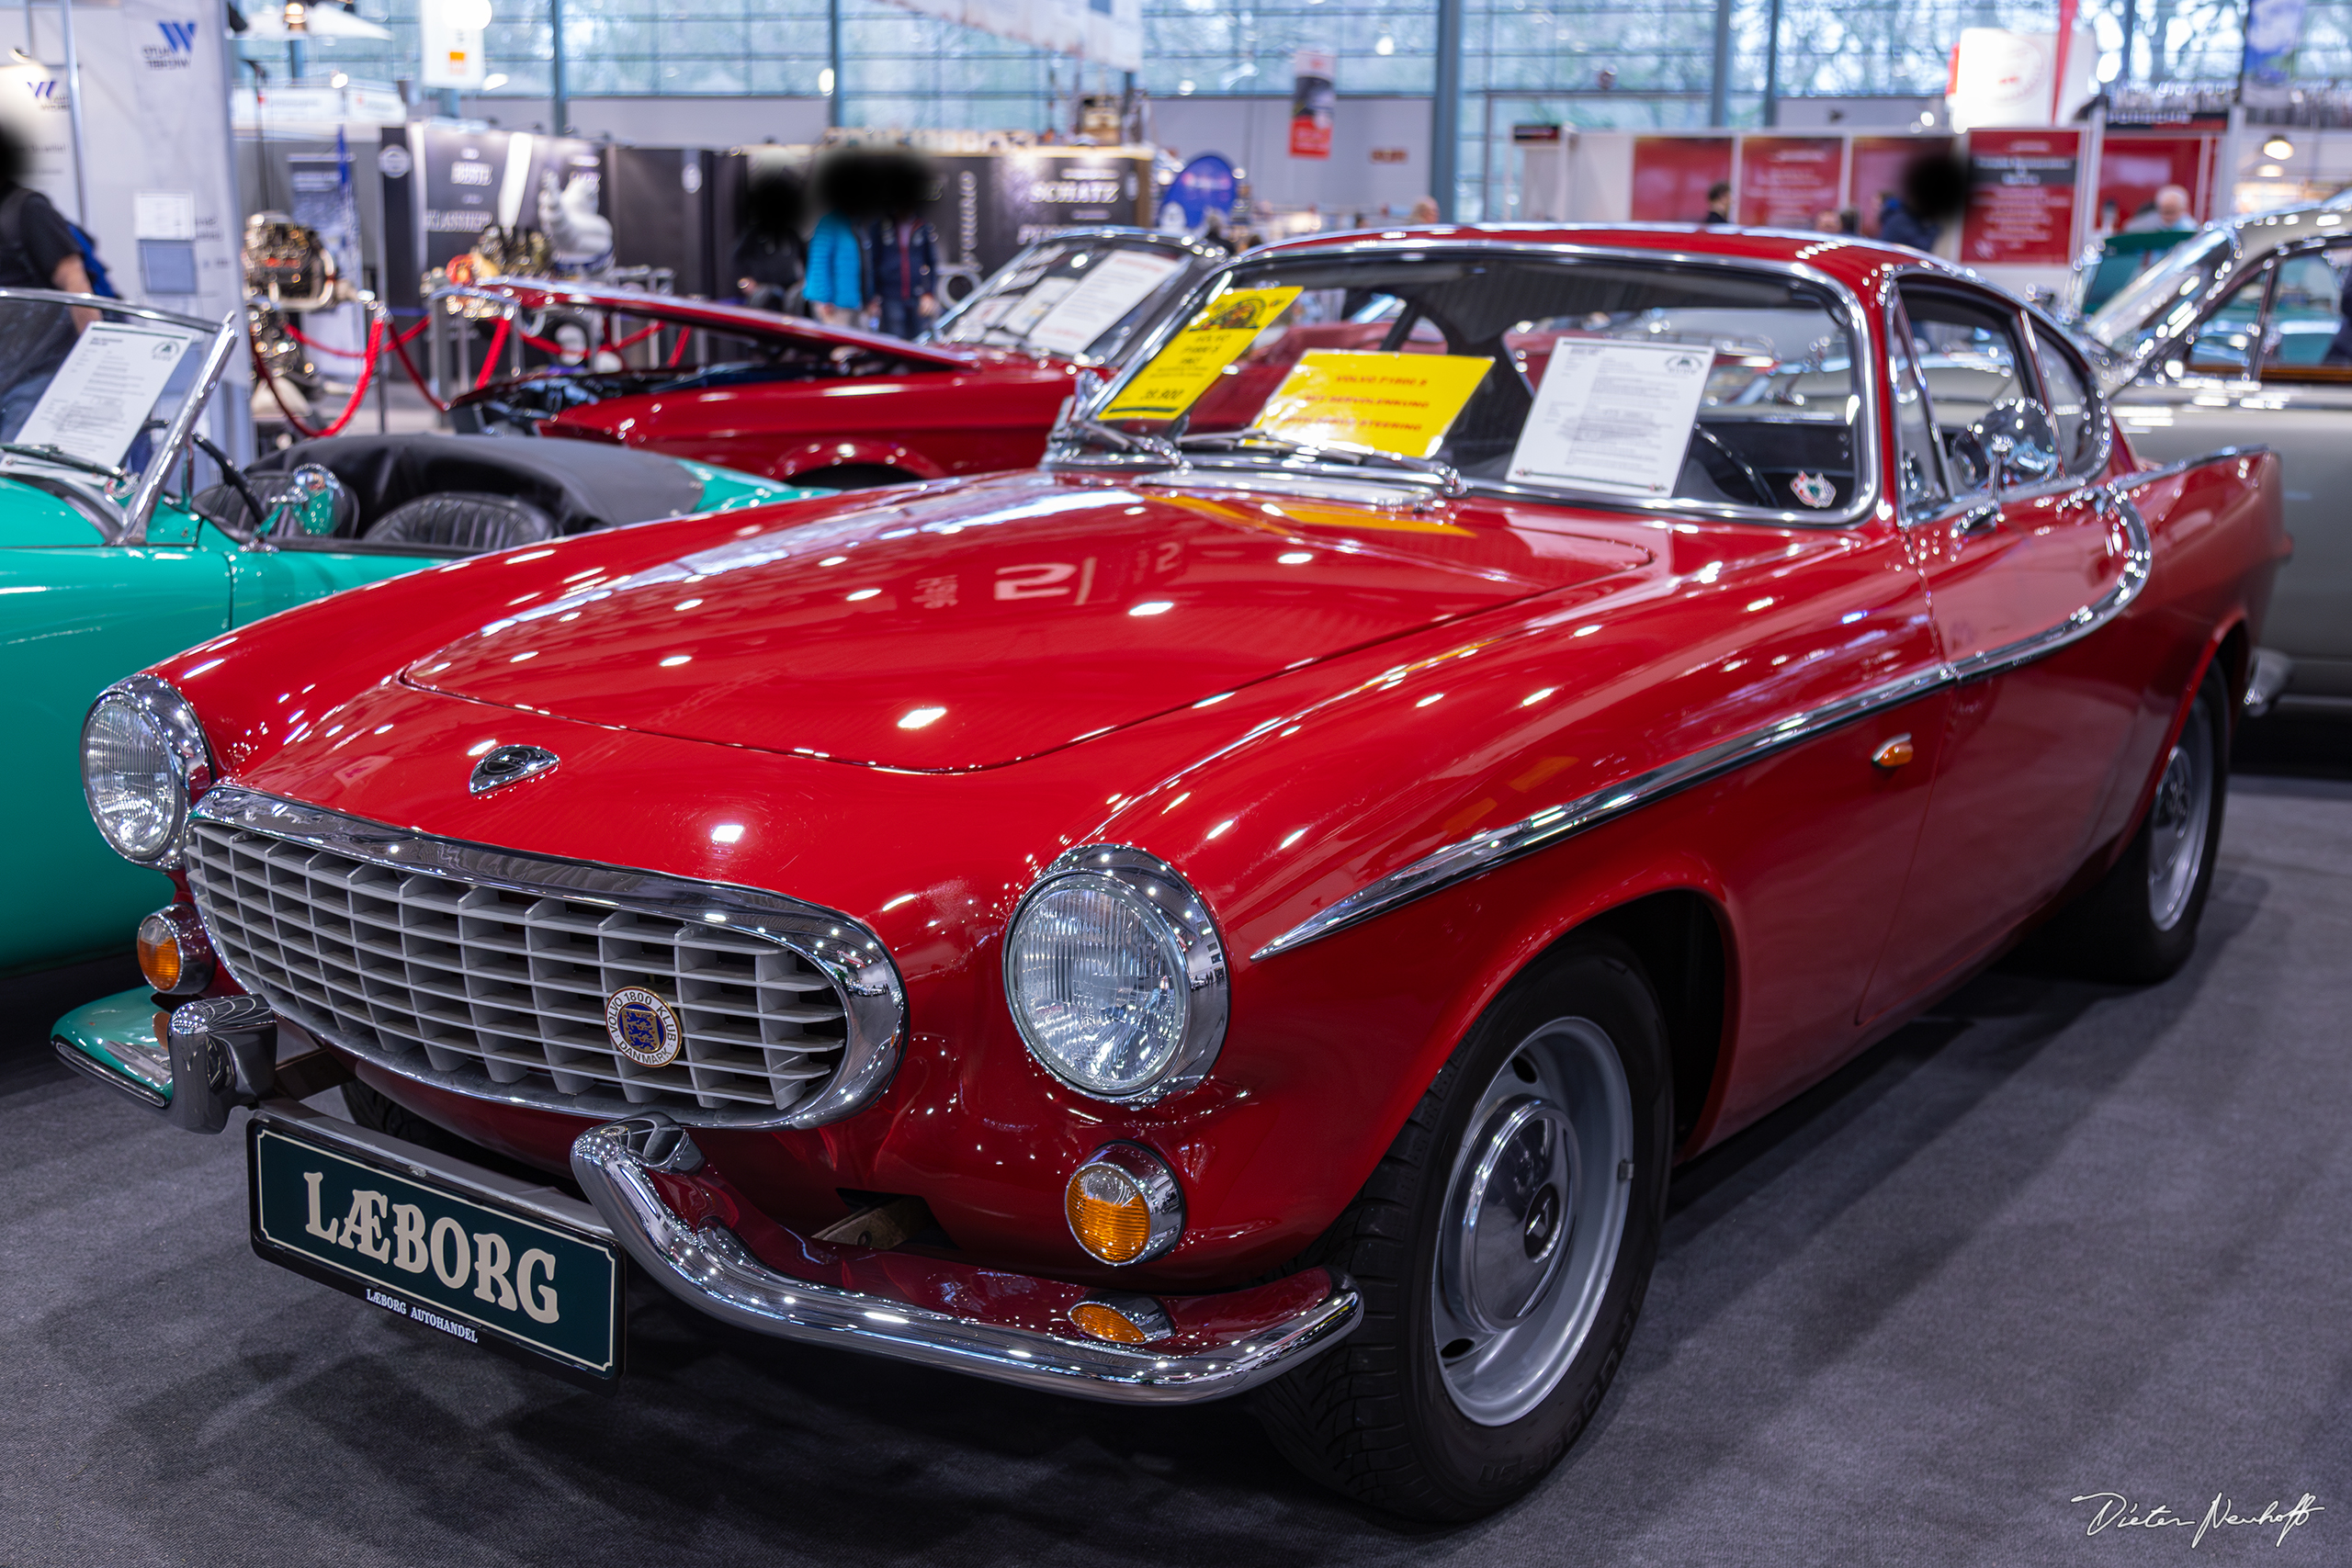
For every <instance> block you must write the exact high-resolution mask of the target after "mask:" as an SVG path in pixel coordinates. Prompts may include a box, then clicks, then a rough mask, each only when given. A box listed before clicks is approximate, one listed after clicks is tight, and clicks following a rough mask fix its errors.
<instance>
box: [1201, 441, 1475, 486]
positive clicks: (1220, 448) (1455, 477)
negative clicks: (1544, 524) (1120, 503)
mask: <svg viewBox="0 0 2352 1568" xmlns="http://www.w3.org/2000/svg"><path fill="white" fill-rule="evenodd" d="M1176 445H1177V446H1178V447H1180V448H1181V449H1182V450H1184V451H1187V452H1192V451H1209V452H1248V451H1263V452H1266V453H1267V454H1269V455H1271V456H1281V457H1308V458H1311V459H1313V460H1314V461H1317V462H1321V461H1324V460H1325V459H1327V458H1329V459H1332V460H1336V461H1339V462H1345V463H1353V464H1355V465H1356V466H1357V467H1358V468H1401V469H1403V470H1404V471H1406V472H1407V473H1413V474H1429V475H1430V476H1432V477H1434V478H1435V479H1437V480H1438V483H1439V486H1440V488H1441V489H1442V490H1443V491H1444V492H1445V493H1446V494H1447V495H1460V494H1461V493H1462V492H1463V491H1464V490H1465V489H1467V488H1468V487H1467V486H1466V485H1465V484H1464V482H1463V479H1462V471H1461V470H1460V469H1459V468H1455V467H1454V466H1453V464H1451V463H1446V462H1441V461H1440V460H1439V459H1437V458H1435V457H1408V456H1407V455H1406V454H1404V453H1402V452H1384V451H1382V450H1381V449H1380V448H1378V447H1377V446H1356V445H1355V444H1354V443H1352V442H1320V443H1317V442H1308V441H1295V440H1293V439H1291V438H1290V437H1289V436H1287V435H1276V434H1273V433H1272V432H1271V431H1266V430H1261V429H1259V428H1258V427H1257V426H1255V425H1251V426H1250V428H1249V429H1247V430H1231V431H1217V432H1214V433H1208V434H1200V435H1187V436H1183V437H1182V438H1181V439H1180V440H1178V441H1177V443H1176Z"/></svg>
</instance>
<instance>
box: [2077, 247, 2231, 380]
mask: <svg viewBox="0 0 2352 1568" xmlns="http://www.w3.org/2000/svg"><path fill="white" fill-rule="evenodd" d="M2230 249H2231V247H2230V231H2228V230H2227V229H2222V228H2215V229H2208V230H2206V231H2204V232H2203V233H2201V234H2199V235H2197V236H2195V237H2194V238H2192V239H2190V240H2189V241H2188V242H2187V243H2184V244H2182V246H2181V247H2180V249H2178V250H2177V251H2175V252H2173V253H2172V254H2171V255H2169V256H2167V257H2165V260H2164V262H2163V263H2162V265H2157V266H2154V267H2151V268H2149V269H2148V270H2147V271H2146V272H2143V273H2142V274H2141V275H2140V276H2138V277H2136V278H2133V279H2132V280H2131V283H2129V284H2127V285H2126V286H2125V287H2124V288H2123V290H2122V291H2121V292H2120V293H2119V294H2117V295H2116V296H2115V298H2114V299H2109V301H2108V302H2107V303H2106V304H2105V305H2102V306H2100V307H2099V309H2098V312H2097V313H2096V314H2094V315H2092V316H2091V318H2090V319H2089V320H2088V321H2085V322H2084V323H2083V330H2084V331H2085V332H2086V333H2089V334H2090V336H2091V337H2092V338H2093V339H2095V340H2096V341H2097V342H2098V343H2099V344H2101V345H2103V346H2104V347H2107V348H2110V349H2112V350H2114V351H2115V352H2116V353H2118V354H2120V355H2134V354H2137V353H2138V352H2139V351H2140V350H2141V349H2142V348H2143V347H2144V346H2145V345H2146V344H2148V343H2150V342H2151V341H2152V340H2154V339H2155V338H2159V337H2165V336H2170V335H2172V334H2173V333H2177V332H2179V331H2181V330H2182V329H2184V328H2186V327H2187V326H2188V323H2189V322H2191V321H2195V320H2196V319H2197V310H2198V307H2199V304H2201V303H2202V302H2203V300H2204V299H2205V291H2206V289H2207V288H2211V286H2212V282H2213V278H2214V276H2215V275H2216V274H2218V273H2219V272H2220V271H2221V269H2222V264H2224V263H2225V262H2227V261H2228V260H2229V259H2230Z"/></svg>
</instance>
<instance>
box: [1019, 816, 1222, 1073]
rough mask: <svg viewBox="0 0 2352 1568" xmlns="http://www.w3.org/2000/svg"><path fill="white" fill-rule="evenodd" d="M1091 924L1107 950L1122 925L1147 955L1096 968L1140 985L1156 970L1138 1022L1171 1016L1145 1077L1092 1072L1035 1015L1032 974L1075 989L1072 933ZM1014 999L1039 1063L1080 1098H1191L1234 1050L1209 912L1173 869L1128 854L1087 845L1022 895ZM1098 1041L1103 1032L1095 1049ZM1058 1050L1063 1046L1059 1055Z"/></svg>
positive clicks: (1127, 953)
mask: <svg viewBox="0 0 2352 1568" xmlns="http://www.w3.org/2000/svg"><path fill="white" fill-rule="evenodd" d="M1084 906H1091V909H1089V908H1083V907H1084ZM1057 916H1058V917H1061V919H1062V925H1063V927H1064V930H1063V931H1061V932H1058V933H1057V932H1055V931H1046V930H1041V926H1042V925H1043V923H1044V922H1045V921H1046V920H1049V919H1056V918H1057ZM1090 917H1091V919H1092V921H1093V924H1094V926H1095V935H1096V936H1097V937H1098V938H1099V939H1100V940H1102V941H1103V942H1108V941H1109V939H1110V936H1111V934H1112V933H1111V931H1109V928H1110V927H1111V926H1114V925H1117V926H1121V927H1124V928H1125V931H1128V932H1129V933H1131V934H1132V935H1133V936H1134V938H1135V940H1136V944H1137V945H1136V946H1132V947H1129V948H1126V949H1125V950H1117V951H1114V950H1111V949H1109V948H1107V947H1105V948H1102V949H1099V950H1098V951H1097V952H1096V953H1094V954H1092V955H1091V959H1088V960H1087V961H1089V962H1091V963H1093V964H1097V965H1098V966H1100V965H1105V964H1114V963H1115V964H1124V965H1125V968H1126V970H1127V971H1128V972H1129V974H1130V976H1131V977H1134V978H1141V977H1142V976H1145V975H1146V974H1148V972H1149V971H1151V970H1154V969H1157V971H1158V972H1159V976H1160V980H1161V985H1162V987H1163V991H1164V994H1163V995H1162V996H1161V997H1160V998H1157V999H1156V1000H1155V999H1150V998H1146V999H1144V1000H1143V1001H1142V1002H1141V1003H1140V1005H1137V1006H1136V1007H1134V1008H1133V1009H1132V1010H1131V1013H1132V1015H1134V1016H1136V1017H1140V1016H1141V1015H1143V1014H1145V1013H1147V1012H1150V1011H1154V1010H1158V1011H1159V1012H1160V1013H1161V1015H1162V1016H1161V1017H1160V1018H1159V1019H1158V1020H1156V1021H1148V1024H1147V1026H1148V1027H1155V1028H1157V1029H1158V1030H1159V1032H1160V1033H1161V1035H1162V1038H1161V1041H1160V1043H1159V1044H1158V1045H1156V1046H1154V1047H1152V1048H1150V1049H1148V1050H1147V1051H1145V1052H1144V1053H1143V1055H1144V1056H1145V1058H1146V1059H1145V1061H1144V1063H1143V1065H1142V1066H1140V1067H1139V1068H1138V1069H1136V1070H1131V1071H1122V1072H1106V1071H1091V1070H1089V1068H1088V1067H1087V1066H1085V1065H1083V1064H1081V1063H1080V1062H1078V1061H1076V1060H1073V1059H1072V1058H1071V1056H1070V1055H1069V1054H1068V1051H1067V1047H1068V1046H1069V1044H1070V1042H1069V1038H1068V1037H1067V1033H1066V1032H1064V1033H1062V1034H1060V1035H1057V1030H1056V1028H1055V1027H1054V1021H1051V1020H1048V1019H1046V1018H1043V1017H1040V1016H1036V1015H1035V1014H1034V1013H1033V1010H1032V1004H1033V1003H1034V1002H1035V998H1034V997H1032V996H1031V995H1030V988H1029V987H1024V984H1023V980H1024V970H1027V971H1029V972H1030V973H1029V976H1028V977H1029V978H1030V979H1032V980H1035V979H1038V978H1039V977H1040V976H1041V975H1042V976H1043V977H1045V978H1046V979H1048V980H1050V979H1052V978H1055V977H1057V976H1058V977H1061V978H1065V979H1067V978H1068V975H1069V971H1070V970H1075V969H1077V968H1078V967H1079V966H1080V956H1081V955H1078V954H1075V953H1072V952H1071V951H1070V950H1071V949H1072V948H1073V947H1074V946H1075V945H1076V944H1078V943H1079V942H1082V941H1083V940H1084V938H1083V935H1082V934H1081V933H1074V932H1072V931H1070V930H1069V928H1070V927H1071V926H1072V925H1073V924H1075V923H1077V922H1078V921H1082V920H1085V919H1089V918H1090ZM1057 941H1059V942H1060V943H1061V945H1062V948H1063V954H1062V962H1063V964H1065V966H1066V967H1065V969H1063V970H1054V971H1050V972H1048V971H1049V969H1050V965H1051V964H1052V961H1053V954H1052V953H1050V952H1048V951H1046V946H1045V944H1051V943H1053V942H1057ZM1090 977H1091V978H1093V979H1095V980H1096V981H1097V982H1098V983H1102V982H1103V976H1102V974H1101V973H1100V971H1099V968H1098V972H1097V973H1096V974H1094V975H1093V976H1090ZM1111 983H1113V984H1115V981H1114V982H1111ZM1004 994H1005V1003H1006V1006H1007V1007H1008V1008H1009V1009H1010V1010H1011V1011H1012V1021H1013V1023H1014V1025H1015V1027H1017V1028H1018V1029H1019V1030H1020V1032H1021V1038H1022V1040H1023V1043H1025V1044H1027V1045H1028V1047H1029V1051H1030V1054H1031V1055H1034V1056H1035V1057H1036V1059H1037V1061H1038V1064H1039V1065H1040V1066H1043V1067H1044V1068H1045V1069H1046V1071H1047V1072H1049V1073H1051V1074H1053V1076H1054V1077H1057V1078H1058V1079H1059V1080H1060V1081H1061V1082H1063V1083H1064V1084H1067V1085H1068V1086H1069V1088H1071V1089H1075V1090H1077V1091H1078V1092H1079V1093H1080V1094H1083V1095H1086V1096H1087V1097H1089V1098H1090V1099H1093V1100H1106V1101H1108V1102H1110V1103H1112V1104H1114V1105H1149V1104H1152V1103H1154V1102H1155V1101H1158V1100H1166V1099H1168V1098H1169V1097H1170V1096H1171V1095H1176V1094H1182V1092H1183V1091H1185V1090H1186V1089H1191V1088H1192V1087H1193V1085H1195V1084H1197V1083H1199V1082H1200V1081H1201V1079H1202V1078H1204V1077H1206V1076H1207V1075H1208V1071H1209V1068H1210V1067H1211V1066H1213V1065H1214V1064H1215V1063H1216V1055H1217V1051H1218V1049H1219V1048H1220V1047H1221V1046H1223V1044H1224V1043H1225V1029H1226V1021H1227V1012H1228V1010H1229V1005H1230V1004H1229V998H1228V995H1227V964H1226V955H1225V943H1224V941H1223V939H1222V938H1220V937H1219V936H1218V934H1217V930H1216V920H1215V919H1212V918H1211V917H1210V914H1209V911H1208V907H1207V906H1206V905H1205V904H1204V903H1203V902H1202V901H1201V897H1200V895H1198V894H1197V893H1195V892H1193V888H1192V886H1191V885H1190V884H1188V883H1187V882H1185V880H1184V879H1183V878H1182V876H1179V875H1178V874H1176V873H1175V871H1174V870H1172V869H1171V868H1170V866H1169V865H1168V864H1167V863H1165V862H1163V861H1161V860H1160V859H1159V857H1157V856H1156V855H1152V854H1148V853H1147V852H1144V851H1142V850H1138V849H1135V848H1132V847H1130V846H1128V845H1125V844H1086V845H1082V846H1080V847H1079V848H1077V849H1073V850H1070V851H1068V852H1065V853H1064V854H1062V855H1061V856H1059V857H1058V858H1057V859H1056V860H1055V862H1054V863H1053V864H1051V865H1049V866H1047V867H1046V871H1045V873H1044V874H1043V875H1041V876H1039V877H1038V878H1037V880H1036V882H1035V884H1033V885H1032V886H1030V888H1029V891H1028V892H1027V893H1025V894H1023V896H1022V899H1021V903H1020V905H1019V907H1018V908H1015V909H1014V910H1013V914H1012V921H1011V923H1010V924H1009V925H1008V926H1007V927H1006V928H1005V942H1004ZM1179 1010H1181V1021H1179V1020H1178V1017H1177V1014H1178V1011H1179ZM1113 1026H1115V1025H1113ZM1100 1033H1101V1031H1100V1030H1099V1029H1098V1031H1097V1035H1096V1040H1095V1043H1101V1042H1100ZM1057 1040H1058V1043H1059V1045H1060V1046H1061V1047H1063V1048H1057ZM1081 1043H1083V1042H1081Z"/></svg>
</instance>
